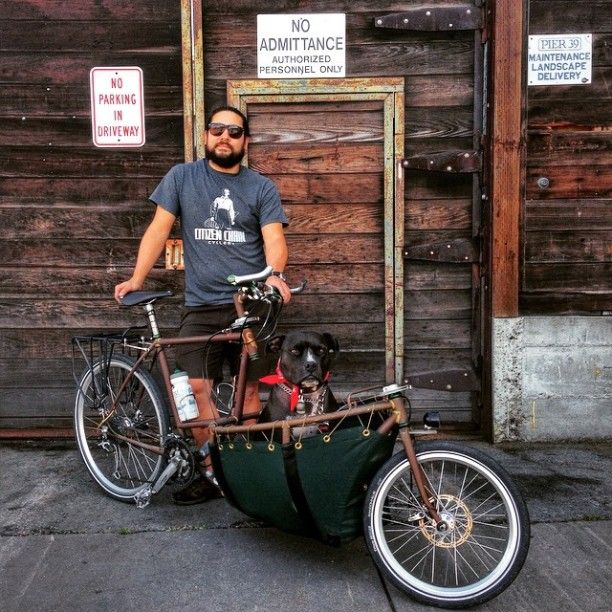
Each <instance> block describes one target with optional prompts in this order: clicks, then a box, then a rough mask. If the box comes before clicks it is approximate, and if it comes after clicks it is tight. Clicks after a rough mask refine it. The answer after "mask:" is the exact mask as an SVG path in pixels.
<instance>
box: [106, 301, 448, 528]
mask: <svg viewBox="0 0 612 612" xmlns="http://www.w3.org/2000/svg"><path fill="white" fill-rule="evenodd" d="M234 303H235V306H236V312H237V314H238V316H239V317H241V316H244V314H245V310H244V307H243V304H242V300H241V297H240V296H239V295H237V296H235V299H234ZM146 312H147V315H148V317H149V321H150V324H151V330H152V333H153V341H152V343H151V344H150V345H149V346H148V347H147V348H146V349H144V350H143V352H142V354H141V355H140V357H139V358H138V359H137V360H136V363H135V364H134V366H133V367H132V369H131V370H130V372H129V373H128V375H127V376H126V378H125V380H124V381H123V382H122V383H121V385H120V387H119V390H118V391H117V398H119V397H121V394H122V393H123V391H124V389H125V387H126V386H127V384H128V382H129V381H130V379H131V377H132V376H133V374H134V372H135V371H136V370H137V369H138V368H139V367H140V366H141V365H142V364H143V363H144V361H145V360H146V359H147V358H149V357H151V358H152V360H153V362H155V361H156V360H157V362H158V363H159V367H160V371H161V374H162V377H163V380H164V386H165V389H166V395H167V398H168V403H169V406H170V410H171V412H172V415H173V417H174V422H175V426H176V428H177V429H179V430H184V429H191V428H192V427H211V428H212V431H213V434H218V433H227V434H232V433H249V432H258V431H270V430H271V431H272V432H274V427H275V426H274V425H273V424H272V425H271V424H269V423H263V424H256V425H240V423H241V421H242V420H243V418H244V417H246V418H249V417H250V416H253V417H255V416H257V415H243V408H244V398H245V389H246V382H247V365H248V361H249V350H250V348H251V347H252V346H253V345H254V342H255V338H254V336H253V332H252V330H251V329H250V328H248V327H245V328H243V329H242V331H241V332H224V333H220V334H214V335H204V336H190V337H183V338H180V337H172V338H162V337H161V336H160V334H159V330H158V328H157V323H156V319H155V313H154V308H153V305H152V304H147V306H146ZM207 342H242V349H241V352H240V362H239V371H238V376H237V379H236V393H235V398H234V403H233V405H232V408H231V412H230V416H229V417H225V418H218V419H215V418H213V419H197V420H190V421H186V422H182V421H181V420H180V418H179V415H178V410H177V407H176V403H175V401H174V395H173V393H172V383H171V382H170V367H169V365H168V359H167V356H166V352H165V350H164V349H165V348H166V347H170V346H177V345H189V344H205V343H207ZM141 350H142V349H141ZM362 391H367V389H366V390H362ZM357 393H359V392H357ZM352 395H354V394H351V395H349V397H348V406H349V408H348V409H347V410H346V411H342V412H343V414H334V413H328V414H323V415H318V416H312V417H305V418H304V419H293V420H286V421H284V422H283V423H282V425H281V430H282V442H283V443H284V444H286V443H288V442H289V440H290V431H291V428H292V427H300V426H304V425H312V424H318V423H321V422H323V421H330V420H338V419H344V418H350V417H352V416H359V415H362V414H366V413H368V412H372V411H373V410H375V411H376V410H385V409H386V410H388V409H391V410H392V415H391V416H389V417H388V418H387V419H386V420H385V421H384V422H383V424H382V425H381V426H380V427H379V431H380V432H381V433H382V432H386V431H389V430H390V429H391V427H393V426H394V425H395V424H396V423H397V424H398V425H399V427H400V433H399V436H400V440H401V442H402V445H403V447H404V451H405V453H406V456H407V458H408V461H409V464H410V468H411V471H412V474H413V476H414V479H415V483H416V486H417V489H418V491H419V495H420V497H421V500H422V502H423V504H424V506H425V507H426V508H427V511H428V513H429V515H430V516H431V518H432V519H433V520H434V521H435V522H436V524H437V525H438V526H439V527H440V529H443V528H444V522H443V521H442V519H441V518H440V515H439V514H438V512H437V510H436V508H435V507H434V505H433V503H432V499H434V498H435V495H434V494H433V492H432V491H429V490H428V488H427V485H426V479H425V475H424V473H423V471H422V468H421V466H420V464H419V462H418V459H417V456H416V451H415V448H414V440H413V434H412V433H411V432H410V430H409V425H408V414H407V411H406V407H405V402H406V400H405V398H403V397H402V396H399V397H393V398H392V397H390V398H389V399H388V400H385V401H380V402H375V403H374V405H370V406H368V407H367V408H355V407H354V406H353V407H351V396H352ZM116 402H117V399H115V400H114V402H113V405H112V408H111V411H110V413H109V414H108V415H107V416H106V417H105V419H104V421H106V420H107V419H109V418H110V417H111V416H112V415H113V413H114V412H115V408H116ZM104 421H103V422H104ZM101 424H102V423H101ZM115 437H116V438H117V439H118V440H122V441H124V442H127V443H129V444H132V445H134V446H138V447H141V448H144V449H147V450H149V451H150V452H153V453H156V454H159V455H162V454H163V453H164V452H165V449H164V447H163V446H153V445H151V444H146V443H144V442H140V441H139V440H134V439H132V438H128V437H127V436H123V435H121V434H118V433H116V434H115Z"/></svg>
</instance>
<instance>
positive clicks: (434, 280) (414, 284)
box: [404, 261, 472, 302]
mask: <svg viewBox="0 0 612 612" xmlns="http://www.w3.org/2000/svg"><path fill="white" fill-rule="evenodd" d="M404 287H405V289H406V290H407V291H422V290H428V289H432V290H436V289H470V288H471V287H472V272H471V266H470V265H464V264H450V263H447V264H436V263H428V262H424V261H406V262H404ZM404 301H405V302H408V301H410V296H409V295H406V297H405V299H404Z"/></svg>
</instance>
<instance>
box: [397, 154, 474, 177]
mask: <svg viewBox="0 0 612 612" xmlns="http://www.w3.org/2000/svg"><path fill="white" fill-rule="evenodd" d="M402 165H403V166H404V168H411V169H415V170H427V171H430V172H454V173H460V172H480V169H481V165H482V160H481V155H480V151H440V152H438V153H426V154H423V155H413V156H411V157H407V158H406V159H404V160H403V161H402Z"/></svg>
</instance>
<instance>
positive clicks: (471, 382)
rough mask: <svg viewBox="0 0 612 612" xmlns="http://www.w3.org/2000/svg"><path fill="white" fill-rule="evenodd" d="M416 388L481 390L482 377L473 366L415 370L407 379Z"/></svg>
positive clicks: (454, 390) (453, 390) (458, 390)
mask: <svg viewBox="0 0 612 612" xmlns="http://www.w3.org/2000/svg"><path fill="white" fill-rule="evenodd" d="M404 382H405V383H408V384H410V385H412V386H413V387H415V388H416V389H435V390H437V391H452V392H455V393H457V392H461V391H463V392H465V391H479V390H480V378H479V377H478V375H477V374H476V372H475V371H474V370H473V369H472V368H467V369H459V368H457V369H450V370H435V371H432V372H414V373H413V374H410V375H408V376H407V377H406V378H405V380H404Z"/></svg>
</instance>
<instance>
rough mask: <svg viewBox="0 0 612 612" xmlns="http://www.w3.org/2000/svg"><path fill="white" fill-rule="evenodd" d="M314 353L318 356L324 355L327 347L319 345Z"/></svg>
mask: <svg viewBox="0 0 612 612" xmlns="http://www.w3.org/2000/svg"><path fill="white" fill-rule="evenodd" d="M315 353H316V354H317V355H319V356H321V355H325V353H327V349H326V348H325V347H324V346H320V347H319V348H317V350H316V351H315Z"/></svg>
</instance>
